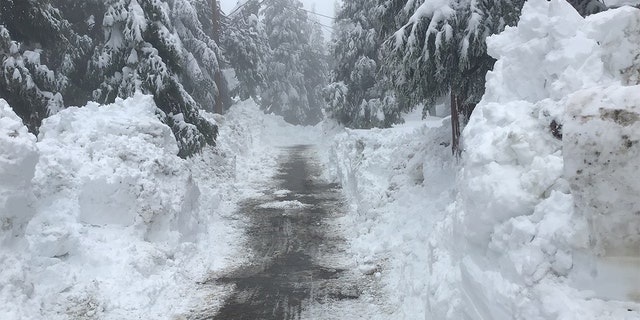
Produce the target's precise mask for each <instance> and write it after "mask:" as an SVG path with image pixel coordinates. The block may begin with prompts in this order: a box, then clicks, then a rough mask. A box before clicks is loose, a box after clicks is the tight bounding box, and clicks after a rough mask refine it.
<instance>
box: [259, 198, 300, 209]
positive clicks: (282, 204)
mask: <svg viewBox="0 0 640 320" xmlns="http://www.w3.org/2000/svg"><path fill="white" fill-rule="evenodd" d="M308 206H309V205H308V204H305V203H302V202H300V201H298V200H291V201H272V202H267V203H263V204H261V205H260V206H259V207H260V208H263V209H299V208H305V207H308Z"/></svg>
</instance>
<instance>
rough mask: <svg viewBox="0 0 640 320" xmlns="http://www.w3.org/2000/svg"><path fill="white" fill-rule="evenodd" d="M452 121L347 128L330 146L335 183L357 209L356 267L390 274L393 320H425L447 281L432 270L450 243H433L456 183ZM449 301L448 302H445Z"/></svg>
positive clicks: (350, 223) (352, 226) (351, 221)
mask: <svg viewBox="0 0 640 320" xmlns="http://www.w3.org/2000/svg"><path fill="white" fill-rule="evenodd" d="M447 124H448V119H444V120H443V119H439V118H430V119H427V120H421V121H412V122H407V123H405V124H403V125H400V126H397V127H395V128H390V129H372V130H350V129H345V130H344V132H342V133H338V134H337V135H335V136H334V138H333V142H332V144H331V146H330V149H329V155H330V157H329V159H328V161H329V163H330V167H331V169H333V175H334V178H335V179H336V180H337V181H338V182H340V183H341V184H342V186H343V190H344V191H345V192H346V195H347V197H348V198H349V199H350V200H351V203H352V204H353V207H352V208H351V213H352V214H351V215H348V216H347V217H346V218H345V221H344V222H343V225H344V227H345V229H346V231H345V232H346V233H347V234H350V237H351V244H352V249H353V250H354V252H353V256H354V258H355V260H356V263H357V265H356V266H354V267H357V269H358V270H360V271H361V272H362V273H363V274H364V275H367V276H373V277H382V279H383V281H384V285H385V289H386V291H388V292H390V293H391V294H390V295H389V296H390V298H391V299H392V301H391V305H393V306H394V311H393V315H392V317H391V319H419V318H423V316H424V315H425V314H426V309H427V306H426V304H425V303H424V301H425V300H426V296H427V295H428V294H429V293H430V292H431V289H430V288H435V284H436V283H444V282H445V280H446V279H444V278H438V279H436V278H435V277H432V276H431V275H430V274H429V273H428V272H427V271H426V270H427V269H428V268H430V267H429V263H430V262H429V261H430V260H431V257H432V256H433V255H434V254H437V255H439V256H442V254H447V253H446V252H445V250H444V249H445V247H446V244H445V243H442V244H439V245H437V246H435V245H434V246H431V244H435V243H436V242H437V241H436V239H435V238H433V232H432V231H433V227H434V221H437V220H439V219H442V217H443V215H444V214H445V212H446V210H445V209H446V207H447V206H448V205H449V203H450V201H451V197H452V188H453V186H454V179H453V178H452V176H454V175H455V171H454V166H453V164H452V163H451V161H450V160H451V148H450V147H449V146H450V143H451V129H450V128H449V126H448V125H447ZM425 245H429V248H430V249H429V250H427V249H425ZM444 290H446V289H444ZM443 292H445V291H443ZM449 303H451V301H450V300H448V299H446V298H443V302H441V303H440V305H443V306H444V305H448V304H449ZM443 319H444V318H443Z"/></svg>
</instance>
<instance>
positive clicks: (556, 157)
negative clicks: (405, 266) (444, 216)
mask: <svg viewBox="0 0 640 320" xmlns="http://www.w3.org/2000/svg"><path fill="white" fill-rule="evenodd" d="M638 32H640V11H638V10H637V9H633V8H629V7H624V8H620V9H616V10H612V11H608V12H604V13H601V14H597V15H594V16H590V17H588V18H587V19H583V18H582V17H581V16H580V15H579V14H578V13H577V12H575V10H574V9H573V8H572V7H571V6H570V5H569V4H568V3H566V2H564V1H559V0H552V1H550V2H547V1H539V0H535V1H529V2H527V3H526V4H525V7H524V9H523V14H522V17H521V20H520V23H519V24H518V26H517V27H514V28H507V29H506V30H505V32H503V33H502V34H500V35H497V36H493V37H491V38H490V39H488V41H487V44H488V48H489V52H490V54H491V55H492V56H494V57H496V58H497V59H498V61H497V63H496V65H495V67H494V70H493V71H492V72H490V73H489V74H488V76H487V92H486V94H485V96H484V97H483V99H482V101H481V102H480V103H479V104H478V106H477V107H476V110H475V111H474V113H473V115H472V117H471V120H470V122H469V124H468V126H467V127H466V129H465V131H464V141H465V154H464V159H463V163H462V165H463V169H462V170H461V174H460V177H459V179H460V181H459V183H458V184H459V192H460V196H459V200H458V202H457V209H456V212H457V215H458V216H457V221H456V223H455V224H453V225H452V227H451V229H450V230H451V233H452V235H453V236H454V238H453V239H452V240H453V241H456V242H459V243H461V245H460V246H459V247H458V248H457V251H458V252H460V253H461V254H458V255H457V257H456V261H455V262H454V264H453V265H455V264H457V263H460V270H459V274H458V275H457V276H459V279H458V280H456V281H454V282H452V283H451V284H450V285H451V286H453V287H457V289H456V290H459V292H458V293H457V296H458V299H457V301H456V303H455V304H454V305H452V306H451V307H450V308H447V309H441V308H438V309H434V311H435V312H434V313H435V315H436V317H437V318H438V317H445V316H450V315H451V314H457V315H460V316H462V315H465V316H467V317H470V318H485V319H489V318H490V319H511V318H526V319H538V318H544V319H595V318H616V319H631V318H637V317H638V316H640V305H639V304H637V303H635V302H633V300H636V302H637V299H638V296H637V292H636V291H637V288H638V285H640V282H638V281H640V276H639V275H638V274H637V269H635V271H634V268H633V263H634V262H633V261H631V262H629V261H628V259H625V263H627V264H628V265H626V266H620V265H615V264H616V263H617V262H611V261H609V260H607V261H604V260H603V259H604V258H602V257H597V256H596V254H600V255H601V254H613V255H614V256H620V255H622V256H624V257H625V258H629V259H632V260H633V259H636V258H637V257H640V254H639V252H637V250H638V248H639V247H638V230H639V229H638V226H639V222H638V221H637V216H634V215H636V213H635V212H637V209H635V208H636V207H637V206H638V205H639V204H638V203H637V201H636V199H635V198H636V197H635V196H634V194H635V191H637V190H638V186H636V184H635V182H633V181H632V180H631V179H629V178H623V177H629V176H633V174H634V173H635V172H636V170H637V168H638V166H639V165H640V162H638V161H639V160H637V157H635V155H636V152H637V151H636V147H634V146H633V145H634V142H633V141H637V140H634V139H637V138H638V137H637V134H633V133H631V132H632V131H633V130H634V128H633V124H634V123H635V120H634V119H635V117H634V115H636V116H637V113H636V107H635V106H636V105H637V102H639V100H638V99H637V97H638V95H637V94H635V93H634V94H631V93H632V92H633V91H634V90H636V91H637V90H638V89H640V88H638V87H637V86H634V85H635V83H636V82H637V80H638V79H639V78H638V68H637V66H638V61H636V60H637V58H636V57H638V56H639V55H640V46H639V45H640V36H638ZM523 75H527V76H526V77H523ZM626 85H629V87H624V86H626ZM565 110H567V111H565ZM563 123H564V127H563V126H562V124H563ZM563 129H564V130H563ZM563 131H564V139H563V137H562V135H563ZM562 140H564V142H563V141H562ZM563 145H564V149H563ZM607 160H609V162H607ZM607 172H608V173H609V174H608V175H607V174H606V173H607ZM565 173H566V175H565ZM574 198H575V199H576V200H577V201H576V202H575V204H576V207H575V208H576V209H575V210H574ZM622 199H624V200H622ZM613 203H615V205H613ZM589 226H591V228H590V227H589ZM590 237H591V238H593V239H595V241H596V242H597V243H598V244H597V248H593V247H592V245H593V241H591V242H590V241H589V239H590ZM614 248H615V249H614ZM594 249H596V250H594ZM634 250H635V252H633V251H634ZM605 260H606V259H605ZM616 261H617V260H616ZM611 263H613V264H614V265H612V264H611ZM635 263H637V262H635ZM448 268H450V266H448V267H443V268H441V269H436V270H434V273H436V274H437V273H443V274H444V273H449V274H451V272H452V271H451V270H450V269H448ZM612 270H616V272H615V274H614V273H613V271H612ZM455 273H457V271H456V272H455ZM634 273H635V275H634ZM629 281H631V282H629ZM612 287H613V288H617V289H616V290H615V291H616V292H613V291H612V290H610V288H612ZM583 290H589V291H583ZM634 290H635V291H634ZM623 292H626V293H623ZM432 299H437V295H436V296H435V297H433V298H432ZM610 299H615V300H620V301H618V302H615V301H609V300H610Z"/></svg>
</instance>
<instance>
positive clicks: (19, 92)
mask: <svg viewBox="0 0 640 320" xmlns="http://www.w3.org/2000/svg"><path fill="white" fill-rule="evenodd" d="M83 26H84V27H83ZM74 27H75V28H80V29H83V28H88V27H87V23H86V22H85V21H80V22H78V24H72V23H71V22H69V21H68V20H66V19H65V17H64V16H63V12H61V11H60V10H59V9H58V8H56V7H54V5H53V4H52V3H51V1H48V0H32V1H23V0H6V1H4V2H3V3H2V5H0V62H1V64H2V67H1V68H0V97H2V98H4V99H6V100H7V101H8V102H9V103H10V104H11V105H12V106H13V108H14V110H15V112H16V113H17V114H18V115H19V116H20V117H21V118H22V119H23V121H24V123H25V124H26V125H27V127H28V128H29V130H31V131H32V132H37V130H38V127H39V126H40V123H41V121H42V119H44V118H46V117H47V116H48V115H50V114H53V113H56V112H57V111H58V110H60V109H62V108H63V107H64V102H65V101H64V100H63V96H64V97H65V99H68V100H69V101H76V98H77V97H78V96H81V95H82V91H83V89H84V88H85V87H84V86H83V85H82V83H81V82H82V81H78V79H77V77H76V76H77V74H79V73H82V72H83V71H84V70H83V65H82V63H79V62H82V61H86V58H87V57H88V56H89V55H90V52H91V51H90V50H91V48H92V46H93V45H92V40H91V39H90V38H89V37H87V36H83V35H81V34H78V33H77V32H76V31H75V30H74ZM67 97H68V98H67Z"/></svg>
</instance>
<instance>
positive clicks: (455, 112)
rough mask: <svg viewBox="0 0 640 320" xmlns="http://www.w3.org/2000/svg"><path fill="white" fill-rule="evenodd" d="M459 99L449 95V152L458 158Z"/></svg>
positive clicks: (452, 94)
mask: <svg viewBox="0 0 640 320" xmlns="http://www.w3.org/2000/svg"><path fill="white" fill-rule="evenodd" d="M460 107H461V106H460V98H458V96H457V95H455V94H454V93H453V92H452V93H451V152H452V153H453V155H455V156H456V157H460V153H461V152H460Z"/></svg>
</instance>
